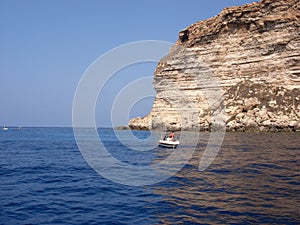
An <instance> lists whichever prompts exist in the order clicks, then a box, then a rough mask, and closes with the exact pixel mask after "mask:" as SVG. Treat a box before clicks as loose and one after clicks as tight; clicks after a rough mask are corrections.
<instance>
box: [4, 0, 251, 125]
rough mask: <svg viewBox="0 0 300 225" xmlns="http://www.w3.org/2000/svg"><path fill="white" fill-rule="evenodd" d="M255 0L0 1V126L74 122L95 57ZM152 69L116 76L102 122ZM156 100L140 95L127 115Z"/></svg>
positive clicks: (164, 37) (99, 115)
mask: <svg viewBox="0 0 300 225" xmlns="http://www.w3.org/2000/svg"><path fill="white" fill-rule="evenodd" d="M253 1H254V0H227V1H219V0H217V1H211V0H186V1H178V0H151V1H148V0H147V1H143V0H127V1H121V0H110V1H105V0H0V126H4V125H6V126H57V127H70V126H72V104H73V99H74V95H75V92H76V87H77V86H78V84H79V82H80V80H81V78H82V76H83V75H84V73H85V71H86V70H87V69H88V68H89V66H90V65H91V64H92V63H93V62H94V61H95V60H96V59H97V58H99V57H100V56H102V55H104V54H105V53H106V52H108V51H110V50H111V49H114V48H116V47H118V46H120V45H124V44H128V43H131V42H136V41H143V40H161V41H167V42H171V43H175V42H176V40H177V38H178V33H179V31H180V30H182V29H184V28H186V27H188V26H189V25H191V24H193V23H195V22H197V21H199V20H204V19H208V18H210V17H212V16H215V15H217V14H218V13H219V12H220V11H221V10H222V9H223V8H225V7H229V6H235V5H243V4H247V3H251V2H253ZM166 54H167V52H166ZM155 66H156V63H155V62H152V63H150V62H148V63H144V64H143V65H135V66H132V67H128V68H125V69H123V70H122V71H119V72H118V73H116V74H114V75H113V77H112V79H111V80H110V82H109V83H107V85H106V88H105V90H103V92H102V93H101V100H99V101H98V102H97V105H96V106H95V107H96V113H95V120H96V123H97V126H99V127H110V126H111V124H112V123H111V107H112V102H113V100H114V97H113V96H115V95H116V93H118V91H120V89H122V88H123V87H124V86H126V85H127V84H128V83H130V82H132V81H134V80H136V79H139V78H141V77H145V76H153V73H154V71H155ZM99 76H101V74H100V75H99ZM150 85H151V84H150ZM138 93H139V90H137V94H138ZM152 102H153V98H147V99H143V100H141V101H140V102H139V103H137V104H136V105H135V106H134V107H133V108H132V110H131V112H130V115H129V118H128V120H129V119H130V118H131V117H136V116H145V115H147V114H148V113H149V112H150V110H151V107H152ZM120 113H122V112H120ZM117 125H126V124H122V123H120V124H118V123H117Z"/></svg>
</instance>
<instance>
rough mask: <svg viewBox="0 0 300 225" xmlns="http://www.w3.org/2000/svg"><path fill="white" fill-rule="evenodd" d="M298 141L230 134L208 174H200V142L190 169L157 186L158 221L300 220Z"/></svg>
mask: <svg viewBox="0 0 300 225" xmlns="http://www.w3.org/2000/svg"><path fill="white" fill-rule="evenodd" d="M299 137H300V136H299V134H293V133H292V134H285V133H283V134H282V133H281V134H275V133H273V134H270V133H263V134H261V133H245V134H239V135H236V134H234V133H227V134H226V137H225V140H224V142H223V146H222V149H221V151H220V152H219V154H218V156H217V158H216V159H215V161H214V162H213V164H212V165H211V166H210V167H209V168H208V169H207V170H206V171H204V172H199V171H198V165H199V161H200V159H201V156H202V154H203V150H204V145H203V143H199V147H198V148H197V149H196V151H195V152H194V155H193V158H192V159H191V160H190V161H189V163H188V165H186V166H185V167H184V169H182V170H181V171H180V172H179V173H177V174H176V175H175V176H174V177H172V178H170V179H169V180H167V181H165V182H164V183H160V184H158V185H157V186H156V187H155V188H154V193H155V194H156V195H158V196H160V197H161V200H160V201H162V202H163V203H164V204H161V203H162V202H160V203H159V209H157V210H156V212H155V217H156V218H157V220H158V223H161V224H182V223H207V224H212V223H213V224H214V223H219V224H228V223H237V224H240V223H264V224H266V223H267V224H268V223H285V224H286V223H295V221H298V222H300V218H299V210H300V196H299V187H300V173H299V165H300V161H299V159H300V157H299V150H300V148H299V141H300V140H299ZM204 139H205V138H203V139H202V141H203V142H204V143H205V140H204ZM157 204H158V203H157ZM149 207H150V208H151V207H154V206H153V204H152V206H149Z"/></svg>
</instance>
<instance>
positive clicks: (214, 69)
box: [129, 0, 300, 131]
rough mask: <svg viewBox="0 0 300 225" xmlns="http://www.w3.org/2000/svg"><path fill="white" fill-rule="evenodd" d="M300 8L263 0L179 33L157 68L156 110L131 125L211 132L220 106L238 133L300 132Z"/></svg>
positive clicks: (293, 0) (293, 2)
mask: <svg viewBox="0 0 300 225" xmlns="http://www.w3.org/2000/svg"><path fill="white" fill-rule="evenodd" d="M299 9H300V3H299V0H282V1H272V0H262V1H260V2H254V3H252V4H247V5H244V6H237V7H230V8H226V9H224V10H223V11H222V12H221V13H220V14H219V15H217V16H215V17H213V18H210V19H207V20H204V21H199V22H196V23H195V24H192V25H191V26H190V27H188V28H186V29H184V30H182V31H181V32H179V37H178V41H177V42H176V44H175V46H174V47H172V49H171V50H170V53H169V55H167V56H166V57H164V58H163V59H162V60H161V61H160V62H159V63H158V65H157V68H156V71H155V73H154V81H153V85H154V88H155V90H156V93H157V95H156V99H155V101H154V104H153V108H152V111H151V113H150V114H149V115H148V116H146V117H144V118H134V119H132V120H131V121H130V122H129V126H130V127H131V128H132V129H155V128H161V127H164V128H167V129H176V130H180V129H193V130H210V129H211V126H212V125H213V124H214V123H216V121H215V120H214V118H213V117H212V115H213V114H214V113H215V112H216V111H218V110H219V111H222V113H223V115H224V116H223V117H222V118H223V121H224V122H225V123H226V128H227V129H228V130H231V131H297V130H300V116H299V115H300V103H299V100H300V99H299V98H300V97H299V96H300V91H299V90H300V63H299V56H300V35H299V30H300V29H299V28H300V25H299V21H300V18H299V17H300V14H299V11H300V10H299ZM213 100H216V103H212V101H213Z"/></svg>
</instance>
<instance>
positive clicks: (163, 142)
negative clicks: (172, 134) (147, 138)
mask: <svg viewBox="0 0 300 225" xmlns="http://www.w3.org/2000/svg"><path fill="white" fill-rule="evenodd" d="M158 143H159V146H161V147H166V148H176V147H177V145H179V144H180V142H179V141H178V140H176V141H175V140H172V138H166V139H164V140H159V141H158Z"/></svg>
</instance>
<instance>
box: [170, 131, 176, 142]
mask: <svg viewBox="0 0 300 225" xmlns="http://www.w3.org/2000/svg"><path fill="white" fill-rule="evenodd" d="M174 136H175V133H174V131H172V133H171V134H170V136H169V138H171V140H172V141H175V139H174Z"/></svg>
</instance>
